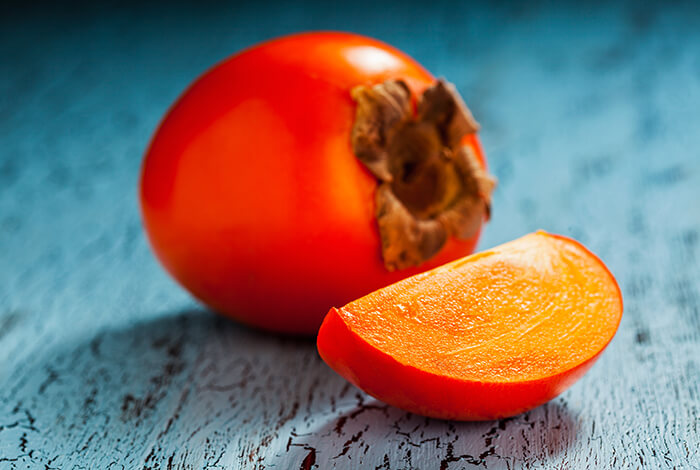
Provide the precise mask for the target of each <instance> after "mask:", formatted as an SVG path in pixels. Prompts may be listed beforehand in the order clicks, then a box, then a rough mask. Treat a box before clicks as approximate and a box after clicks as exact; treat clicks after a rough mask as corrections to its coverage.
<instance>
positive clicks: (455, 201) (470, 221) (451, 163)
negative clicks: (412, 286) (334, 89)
mask: <svg viewBox="0 0 700 470" xmlns="http://www.w3.org/2000/svg"><path fill="white" fill-rule="evenodd" d="M352 98H353V99H354V100H355V101H356V102H357V111H356V114H355V122H354V125H353V129H352V134H351V140H352V147H353V151H354V153H355V156H356V157H357V158H358V159H359V160H360V161H361V162H362V163H363V164H364V165H365V167H367V169H368V170H369V171H370V172H371V173H372V174H373V175H374V176H375V177H376V178H377V180H378V188H377V191H376V194H375V202H376V211H375V217H376V219H377V223H378V225H379V234H380V237H381V246H382V257H383V259H384V265H385V266H386V268H387V269H388V270H390V271H394V270H396V269H404V268H408V267H411V266H418V265H420V264H421V263H423V262H424V261H427V260H429V259H430V258H432V257H433V256H434V255H436V254H437V253H438V252H439V251H440V249H441V248H442V247H443V245H444V244H445V243H446V242H447V240H448V238H449V237H450V236H453V237H456V238H458V239H468V238H470V237H472V236H474V235H475V234H476V232H477V231H478V230H479V227H480V226H481V223H482V221H483V220H488V218H489V217H490V210H491V193H492V191H493V188H494V186H495V184H496V180H495V179H494V178H493V177H492V176H491V175H490V174H488V173H487V172H486V170H485V169H484V168H483V167H482V165H481V163H480V162H479V160H478V158H477V156H476V154H475V153H474V150H473V149H472V147H471V146H469V145H463V143H462V142H463V138H464V136H466V135H468V134H473V133H475V132H476V131H477V130H478V129H479V125H478V124H477V122H476V121H475V120H474V118H473V117H472V114H471V112H470V111H469V109H468V108H467V106H466V105H465V104H464V101H462V98H461V97H460V96H459V94H458V93H457V90H456V89H455V87H454V86H453V85H451V84H449V83H447V82H445V81H444V80H442V79H440V80H438V81H437V82H435V84H434V85H433V86H431V87H429V88H428V89H426V90H425V92H424V93H423V94H422V95H421V96H418V97H415V98H414V97H413V96H412V94H411V91H410V90H409V88H408V86H407V85H406V83H405V82H404V81H402V80H387V81H385V82H383V83H380V84H378V85H374V86H371V87H368V86H358V87H355V88H354V89H353V90H352ZM414 100H415V102H416V103H417V105H416V106H415V109H414V106H413V102H414Z"/></svg>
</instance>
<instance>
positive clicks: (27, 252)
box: [0, 2, 700, 470]
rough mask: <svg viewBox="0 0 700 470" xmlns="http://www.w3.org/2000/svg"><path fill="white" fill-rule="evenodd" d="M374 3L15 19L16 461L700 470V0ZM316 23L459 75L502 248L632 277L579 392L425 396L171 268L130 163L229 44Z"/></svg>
mask: <svg viewBox="0 0 700 470" xmlns="http://www.w3.org/2000/svg"><path fill="white" fill-rule="evenodd" d="M98 3H99V2H98ZM362 6H363V5H354V6H347V7H344V8H338V7H335V6H331V5H328V6H321V5H315V6H314V5H307V6H305V7H304V8H302V7H300V6H292V5H289V6H287V5H281V4H280V5H270V6H269V7H268V8H267V9H261V8H260V7H257V8H256V7H254V6H252V5H251V6H237V5H234V4H232V5H230V6H225V5H217V6H216V8H214V7H208V8H204V7H202V6H196V5H190V6H188V5H178V4H172V5H171V6H169V7H168V9H167V11H165V10H164V7H162V6H160V7H159V6H151V7H147V6H140V5H132V6H120V7H116V6H112V7H104V6H102V7H101V6H96V5H85V6H83V8H81V10H80V12H79V13H74V14H68V13H66V12H65V11H63V10H61V9H59V7H50V6H46V5H45V6H43V7H36V8H31V9H29V8H27V9H25V10H9V9H8V10H7V11H4V12H3V14H2V15H0V18H2V19H0V26H1V27H0V63H2V64H3V67H2V69H3V73H1V74H0V142H1V143H2V146H1V147H0V469H3V470H4V469H22V468H42V469H70V468H84V469H88V468H89V469H98V468H99V469H131V468H144V469H171V468H173V469H175V468H177V469H203V468H208V469H231V468H246V469H248V468H250V469H263V468H266V469H272V468H279V469H313V468H316V469H325V468H369V469H387V470H390V469H391V470H396V469H440V470H455V469H464V468H472V467H483V468H488V469H516V468H561V469H564V468H566V469H568V468H577V469H578V468H587V469H600V468H650V469H658V468H700V450H699V449H700V433H699V431H698V425H699V424H700V410H699V408H700V398H699V397H700V312H699V310H700V268H699V264H698V256H700V252H699V250H700V132H698V129H700V106H698V103H700V28H699V27H698V25H699V18H700V16H698V14H697V13H698V11H697V7H696V6H695V5H693V4H685V5H674V6H673V7H669V6H663V5H661V4H659V5H656V6H654V5H637V4H635V3H630V4H618V5H616V6H610V5H603V4H594V5H590V4H586V5H582V4H581V2H578V3H575V4H574V3H572V4H570V5H566V4H560V5H558V6H552V5H549V6H545V5H540V4H533V5H530V6H505V5H499V6H493V5H491V6H489V5H486V4H483V5H456V6H454V8H450V9H447V8H433V7H434V5H418V4H415V5H413V4H411V5H409V7H406V8H404V9H403V10H402V11H403V13H401V14H397V13H396V12H397V11H398V10H397V9H396V8H395V6H393V5H390V4H386V5H380V6H377V5H375V7H376V8H378V9H379V14H378V15H376V16H372V17H369V18H367V17H366V15H362V14H361V10H362ZM52 8H55V9H52ZM263 10H264V11H263ZM318 28H323V29H344V30H353V31H357V32H361V33H365V34H369V35H372V36H376V37H379V38H381V39H384V40H386V41H388V42H390V43H392V44H394V45H396V46H398V47H400V48H402V49H404V50H406V51H408V52H409V53H410V54H412V55H413V56H415V57H416V58H417V59H418V60H420V61H421V62H422V63H424V64H425V65H426V66H427V67H428V68H429V69H430V70H432V71H434V72H435V73H436V74H437V75H440V76H445V77H448V78H449V79H450V80H451V81H452V82H454V83H455V84H456V85H457V86H458V88H459V89H460V92H461V94H462V95H463V96H464V97H465V100H466V101H467V103H468V104H469V106H470V108H471V109H472V110H473V112H474V115H475V116H476V117H477V119H478V120H479V121H480V123H481V125H482V132H481V135H482V137H483V143H484V146H485V148H486V150H487V153H488V156H489V161H490V165H491V169H492V171H493V172H494V173H495V174H496V176H497V177H498V178H499V180H500V185H499V187H498V188H497V190H496V192H495V194H494V201H493V208H494V214H493V220H492V222H491V223H490V225H489V226H488V228H487V230H486V232H485V234H484V236H483V239H482V242H481V247H482V248H485V247H489V246H493V245H497V244H499V243H502V242H504V241H507V240H510V239H513V238H516V237H518V236H520V235H522V234H524V233H527V232H530V231H533V230H536V229H538V228H542V229H545V230H548V231H552V232H558V233H562V234H566V235H570V236H573V237H576V238H578V239H579V240H581V241H582V242H583V243H585V244H586V245H588V246H589V247H590V248H591V249H592V250H593V251H595V252H596V253H598V254H599V255H600V256H601V257H602V258H603V259H604V260H605V261H606V263H607V264H608V265H609V267H610V268H611V270H612V271H613V272H614V273H615V275H616V276H617V278H618V279H619V281H620V284H621V287H622V289H623V293H624V300H625V315H624V317H623V321H622V325H621V327H620V330H619V332H618V334H617V336H616V338H615V339H614V341H613V342H612V344H611V346H610V347H609V348H608V350H607V351H606V352H605V354H604V355H603V356H602V358H601V359H600V361H599V362H598V363H597V364H596V365H595V366H594V368H593V369H592V370H591V372H590V373H589V374H587V375H586V377H585V378H584V379H583V380H582V381H581V382H579V383H578V384H576V385H575V386H574V387H573V388H572V389H571V390H570V391H568V392H566V393H564V394H563V395H562V396H561V397H559V398H557V399H555V400H554V401H552V402H550V403H548V404H546V405H544V406H542V407H540V408H537V409H535V410H533V411H531V412H529V413H526V414H524V415H521V416H517V417H515V418H512V419H507V420H501V421H497V422H486V423H452V422H444V421H438V420H430V419H426V418H422V417H419V416H415V415H411V414H408V413H405V412H402V411H400V410H398V409H395V408H391V407H388V406H386V405H384V404H382V403H379V402H377V401H375V400H373V399H372V398H370V397H368V396H366V395H365V394H363V393H361V392H359V391H358V390H357V389H355V388H354V387H352V386H350V385H348V384H347V383H346V382H345V381H344V380H343V379H341V378H340V377H338V376H336V375H335V374H334V373H333V372H332V371H331V370H330V369H329V368H328V367H326V366H325V365H324V364H323V363H322V362H321V361H320V359H319V358H318V355H317V353H316V351H315V347H314V344H313V341H310V340H309V341H307V340H299V339H289V338H278V337H272V336H269V335H265V334H262V333H259V332H255V331H251V330H248V329H245V328H243V327H241V326H238V325H235V324H233V323H231V322H228V321H226V320H224V319H221V318H218V317H216V316H215V315H213V314H211V313H209V312H207V311H205V310H203V309H202V308H201V307H199V306H197V305H196V304H194V302H193V301H192V300H191V299H190V298H189V297H188V296H187V295H186V294H185V293H184V292H183V291H182V290H181V289H180V288H178V287H177V286H176V285H175V284H174V283H173V282H172V281H171V280H169V278H168V277H167V276H166V275H165V274H164V272H163V271H162V269H161V268H160V267H159V266H158V265H157V263H156V261H155V260H154V259H153V256H152V255H151V253H150V251H149V249H148V246H147V244H146V241H145V239H144V236H143V233H142V230H141V226H140V217H139V213H138V207H137V203H136V182H137V179H138V171H139V164H140V159H141V156H142V154H143V151H144V149H145V147H146V145H147V143H148V139H149V137H150V135H151V133H152V131H153V129H154V128H155V127H156V125H157V123H158V120H159V118H160V116H161V115H162V114H163V113H164V112H165V110H166V109H167V107H168V105H169V104H170V103H171V102H172V100H174V99H175V97H176V96H177V95H178V94H179V92H180V91H181V90H182V89H184V87H185V86H186V85H187V84H188V83H189V82H190V81H191V80H192V79H193V78H195V77H196V76H197V75H198V74H199V73H200V72H201V71H202V70H204V69H205V68H207V67H208V66H209V65H211V64H212V63H215V62H216V61H218V60H220V59H222V58H223V57H225V56H227V55H228V54H230V53H232V52H234V51H236V50H239V49H240V48H242V47H245V46H247V45H250V44H252V43H254V42H256V41H259V40H261V39H264V38H267V37H271V36H275V35H279V34H282V33H286V32H291V31H295V30H302V29H318Z"/></svg>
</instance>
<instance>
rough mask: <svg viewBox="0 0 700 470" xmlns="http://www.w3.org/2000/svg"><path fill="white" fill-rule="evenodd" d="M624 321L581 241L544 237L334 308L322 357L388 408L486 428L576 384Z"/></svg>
mask: <svg viewBox="0 0 700 470" xmlns="http://www.w3.org/2000/svg"><path fill="white" fill-rule="evenodd" d="M621 316H622V295H621V293H620V289H619V287H618V285H617V282H616V281H615V278H614V277H613V276H612V274H611V273H610V271H608V269H607V268H606V267H605V265H604V264H603V263H602V262H601V261H600V260H599V259H598V258H597V257H596V256H595V255H594V254H592V253H591V252H590V251H588V250H587V249H586V248H585V247H584V246H583V245H581V244H580V243H578V242H576V241H575V240H572V239H569V238H566V237H563V236H558V235H551V234H548V233H545V232H542V231H540V232H536V233H532V234H529V235H526V236H524V237H522V238H519V239H517V240H514V241H511V242H509V243H505V244H503V245H500V246H498V247H496V248H493V249H491V250H488V251H485V252H482V253H477V254H474V255H471V256H467V257H466V258H462V259H460V260H457V261H453V262H451V263H448V264H445V265H443V266H440V267H438V268H436V269H433V270H431V271H428V272H425V273H422V274H418V275H416V276H413V277H410V278H407V279H404V280H402V281H399V282H397V283H395V284H392V285H390V286H388V287H385V288H383V289H380V290H378V291H375V292H373V293H371V294H369V295H367V296H365V297H362V298H360V299H358V300H355V301H354V302H351V303H349V304H347V305H346V306H344V307H342V308H338V309H336V308H333V309H331V310H330V312H329V313H328V315H327V316H326V318H325V320H324V322H323V325H322V326H321V329H320V331H319V334H318V350H319V353H320V355H321V357H322V358H323V360H324V361H325V362H326V363H327V364H328V365H329V366H331V367H332V368H333V369H334V370H335V371H336V372H338V373H339V374H340V375H342V376H343V377H345V378H346V379H347V380H349V381H350V382H352V383H353V384H354V385H356V386H357V387H359V388H361V389H362V390H364V391H365V392H367V393H369V394H370V395H372V396H374V397H376V398H378V399H379V400H382V401H384V402H386V403H388V404H391V405H394V406H397V407H399V408H402V409H404V410H407V411H411V412H414V413H417V414H421V415H425V416H432V417H437V418H445V419H455V420H489V419H496V418H502V417H507V416H513V415H516V414H519V413H522V412H524V411H527V410H529V409H531V408H534V407H536V406H539V405H541V404H543V403H545V402H547V401H549V400H551V399H552V398H554V397H555V396H557V395H558V394H560V393H561V392H563V391H564V390H565V389H567V388H568V387H569V386H571V385H572V384H573V383H574V382H575V381H576V380H578V379H579V378H580V377H581V376H582V375H583V374H584V373H585V372H586V371H587V370H588V369H589V368H590V367H591V366H592V365H593V363H594V362H595V360H596V359H597V358H598V356H599V355H600V353H601V352H602V351H603V349H605V347H606V346H607V344H608V343H609V342H610V340H611V339H612V337H613V336H614V334H615V331H616V330H617V327H618V325H619V323H620V318H621Z"/></svg>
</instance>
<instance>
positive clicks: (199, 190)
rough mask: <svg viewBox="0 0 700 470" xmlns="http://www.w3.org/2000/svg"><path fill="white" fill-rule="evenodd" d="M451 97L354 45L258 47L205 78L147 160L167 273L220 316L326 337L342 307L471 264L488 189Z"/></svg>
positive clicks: (151, 218) (365, 44) (391, 55)
mask: <svg viewBox="0 0 700 470" xmlns="http://www.w3.org/2000/svg"><path fill="white" fill-rule="evenodd" d="M477 129H478V125H477V124H476V122H475V121H474V119H473V118H472V116H471V114H470V113H469V111H468V109H467V107H466V106H465V105H464V103H463V102H462V100H461V98H460V97H459V95H458V94H457V92H456V90H455V88H454V87H453V86H451V85H449V84H448V83H447V82H445V81H442V80H436V79H435V78H434V77H433V76H432V75H431V74H430V73H429V72H427V71H426V70H425V69H424V68H423V67H422V66H421V65H419V64H418V63H417V62H416V61H414V60H413V59H411V58H410V57H409V56H407V55H406V54H404V53H402V52H400V51H398V50H396V49H394V48H392V47H390V46H388V45H386V44H384V43H382V42H379V41H376V40H374V39H370V38H366V37H362V36H358V35H354V34H346V33H330V32H329V33H306V34H299V35H293V36H287V37H283V38H279V39H275V40H272V41H269V42H265V43H262V44H260V45H257V46H255V47H252V48H250V49H247V50H245V51H243V52H241V53H240V54H237V55H234V56H232V57H231V58H229V59H226V60H225V61H223V62H222V63H220V64H218V65H216V66H215V67H214V68H212V69H211V70H209V71H208V72H207V73H205V74H204V75H203V76H202V77H201V78H199V79H198V80H196V81H195V82H194V84H192V85H191V86H190V88H189V89H188V90H187V91H186V92H185V93H184V94H183V95H182V96H181V97H180V98H179V99H178V100H177V102H176V103H175V104H174V105H173V106H172V108H171V109H170V110H169V111H168V113H167V115H166V116H165V118H164V119H163V121H162V123H161V124H160V127H159V128H158V130H157V132H156V133H155V135H154V137H153V139H152V141H151V144H150V146H149V148H148V150H147V152H146V156H145V158H144V164H143V169H142V174H141V183H140V188H141V192H140V198H141V208H142V213H143V219H144V225H145V228H146V231H147V234H148V237H149V240H150V243H151V245H152V247H153V249H154V251H155V253H156V254H157V256H158V258H159V260H160V261H161V262H162V263H163V265H164V266H165V267H166V269H167V270H168V271H169V272H170V273H171V274H172V276H173V277H174V278H175V279H176V280H177V281H179V282H180V283H181V284H182V285H183V286H184V287H185V288H187V289H188V290H189V291H190V292H191V293H192V294H193V295H194V296H195V297H197V298H198V299H200V300H201V301H203V302H204V303H205V304H207V305H209V306H210V307H212V308H213V309H214V310H216V311H218V312H221V313H223V314H225V315H228V316H231V317H233V318H236V319H238V320H240V321H242V322H244V323H247V324H250V325H254V326H257V327H261V328H265V329H269V330H275V331H281V332H286V333H304V334H313V333H316V332H317V330H318V327H319V326H320V324H321V321H322V319H323V317H324V315H325V313H326V312H327V310H328V308H329V307H330V306H332V305H342V304H344V303H346V302H349V301H351V300H352V299H355V298H357V297H360V296H362V295H365V294H367V293H369V292H371V291H373V290H375V289H377V288H380V287H383V286H385V285H388V284H391V283H392V282H395V281H397V280H399V279H402V278H404V277H407V276H410V275H413V274H416V273H418V272H421V271H424V270H426V269H430V268H433V267H435V266H438V265H440V264H443V263H445V262H447V261H451V260H453V259H456V258H459V257H462V256H464V255H465V254H468V253H471V252H472V251H473V249H474V246H475V244H476V242H477V239H478V236H479V231H480V228H481V225H482V223H483V222H484V221H485V220H486V219H487V218H488V216H489V208H490V193H491V190H492V188H493V184H494V182H493V179H492V178H491V177H490V176H489V175H488V174H487V173H486V170H485V159H484V155H483V152H482V149H481V146H480V144H479V140H478V138H477V135H476V131H477Z"/></svg>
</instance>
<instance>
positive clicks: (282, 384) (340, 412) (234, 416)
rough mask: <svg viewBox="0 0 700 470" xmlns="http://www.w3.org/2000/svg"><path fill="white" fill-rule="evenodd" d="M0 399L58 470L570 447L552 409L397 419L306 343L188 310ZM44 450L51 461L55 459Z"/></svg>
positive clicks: (567, 430)
mask: <svg viewBox="0 0 700 470" xmlns="http://www.w3.org/2000/svg"><path fill="white" fill-rule="evenodd" d="M3 389H4V390H3V391H0V404H1V405H2V406H1V407H0V415H2V416H3V417H4V418H5V421H7V422H17V423H18V425H17V427H16V431H17V434H18V436H17V438H18V440H19V442H22V443H23V444H22V446H21V447H22V448H24V449H32V459H33V460H32V463H43V464H47V463H49V461H50V463H51V464H52V465H54V466H59V467H64V468H70V467H71V466H75V465H79V464H81V463H84V462H87V461H90V462H94V463H95V465H97V466H98V467H99V468H107V467H108V466H109V465H110V464H111V463H113V462H118V463H119V464H121V465H123V466H124V467H125V468H134V467H154V466H158V465H160V466H167V465H171V466H172V467H174V468H179V466H182V467H183V468H190V467H192V468H203V467H204V466H206V465H213V466H214V467H213V468H217V467H216V466H217V465H220V466H221V468H229V467H231V468H261V467H266V466H276V467H278V468H309V469H310V468H327V467H338V468H345V467H347V465H350V464H353V465H360V466H361V467H362V468H363V467H365V466H371V467H372V468H374V467H376V466H377V465H380V466H382V465H383V466H385V467H386V468H423V467H431V468H432V467H433V466H435V467H436V468H461V466H462V465H464V464H481V463H487V462H488V463H489V468H491V465H492V464H496V465H497V462H498V461H500V462H501V463H504V464H505V463H509V464H510V466H511V467H512V464H513V463H516V464H517V462H520V461H523V460H525V459H529V460H530V461H532V458H533V456H535V457H538V458H543V459H544V458H548V457H551V456H553V455H556V454H558V453H560V452H562V451H563V450H564V449H566V448H567V447H568V446H569V445H570V444H571V443H572V442H574V440H575V437H576V426H575V422H574V420H573V419H572V418H571V416H570V414H569V412H568V410H567V407H566V404H565V403H564V402H563V401H561V400H560V401H555V402H551V403H549V404H547V405H545V406H542V407H540V408H537V409H536V410H533V411H531V412H529V413H526V414H524V415H521V416H518V417H515V418H511V419H507V420H501V421H497V422H485V423H454V422H447V421H440V420H432V419H427V418H423V417H420V416H416V415H413V414H410V413H406V412H404V411H401V410H399V409H396V408H393V407H390V406H387V405H385V404H382V403H380V402H377V401H376V400H373V399H372V398H370V397H368V396H367V395H365V394H364V393H362V392H360V391H359V390H357V389H356V388H354V387H353V386H351V385H350V384H348V383H347V382H346V381H345V380H344V379H342V378H341V377H339V376H338V375H336V374H335V373H334V372H333V371H332V370H330V369H329V368H328V367H327V366H326V365H325V364H324V363H323V362H322V361H321V359H320V358H319V357H318V354H317V352H316V348H315V342H314V341H313V340H312V339H300V338H289V337H279V336H274V335H270V334H266V333H263V332H259V331H255V330H251V329H248V328H245V327H242V326H239V325H237V324H235V323H233V322H230V321H228V320H226V319H223V318H221V317H218V316H216V315H214V314H212V313H210V312H206V311H202V310H192V311H186V312H179V313H169V314H164V315H161V316H159V317H157V318H154V319H151V320H147V321H142V322H138V323H135V324H132V325H130V326H128V327H125V328H122V329H117V330H106V331H102V332H97V333H96V334H94V335H93V336H92V337H91V338H88V339H87V340H86V341H84V342H82V343H78V344H75V343H67V344H63V345H60V346H58V347H56V348H52V349H51V350H50V351H48V352H47V353H46V354H44V355H41V356H39V357H37V358H34V359H32V360H30V361H28V362H27V364H23V365H19V367H17V368H16V373H15V374H13V377H11V378H10V380H9V383H7V384H6V386H4V387H3ZM57 449H64V452H63V453H59V455H58V456H56V453H57V452H56V450H57ZM20 450H21V449H20ZM76 450H79V452H77V451H76ZM18 452H20V451H19V450H18ZM18 456H19V454H18ZM433 462H435V463H433ZM358 468H359V467H358Z"/></svg>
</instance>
